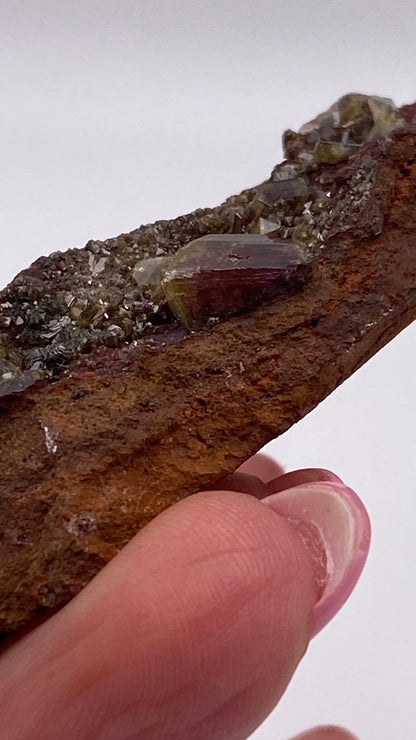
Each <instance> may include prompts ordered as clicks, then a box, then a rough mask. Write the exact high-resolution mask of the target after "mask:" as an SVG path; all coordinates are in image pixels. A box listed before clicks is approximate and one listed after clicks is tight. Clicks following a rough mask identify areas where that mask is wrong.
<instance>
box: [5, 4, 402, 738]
mask: <svg viewBox="0 0 416 740" xmlns="http://www.w3.org/2000/svg"><path fill="white" fill-rule="evenodd" d="M415 37H416V5H414V3H412V2H411V1H410V0H409V2H404V1H402V0H396V1H395V2H394V3H391V2H386V1H385V0H368V1H367V2H366V3H363V2H361V1H357V0H350V2H349V3H348V4H347V3H343V2H339V1H338V0H333V1H332V2H330V1H329V0H327V1H325V0H315V1H314V2H308V0H292V1H291V2H287V0H285V2H283V1H282V0H274V1H271V0H253V1H249V0H241V2H238V1H237V0H211V2H209V3H208V2H201V1H199V0H195V1H194V2H191V1H189V2H185V0H179V1H178V2H169V1H168V0H141V1H140V2H132V1H130V0H127V1H125V0H119V1H118V2H109V1H108V0H96V1H93V0H84V2H71V3H66V2H62V0H55V2H50V1H48V0H45V1H44V2H41V1H40V0H39V1H38V0H33V1H31V0H20V1H18V0H16V1H15V2H6V1H5V0H3V2H0V40H1V43H0V80H1V82H0V89H1V109H0V157H1V167H0V214H1V237H0V284H1V285H2V286H3V285H5V284H6V283H7V282H8V281H9V280H10V279H12V277H13V276H14V275H15V274H16V273H17V272H18V271H19V270H21V269H23V268H24V267H26V266H28V265H29V263H30V262H31V261H33V260H34V259H35V258H36V257H38V256H40V255H41V254H48V253H50V252H52V251H56V250H58V249H60V250H65V249H67V248H69V247H74V246H83V245H84V244H85V242H86V241H87V240H88V239H89V238H97V239H104V238H106V237H110V236H114V235H116V234H118V233H120V232H123V231H129V230H130V229H132V228H134V227H136V226H138V225H140V224H141V223H146V222H149V221H153V220H155V219H158V218H170V217H174V216H177V215H180V214H181V213H186V212H189V211H191V210H193V209H194V208H196V207H198V206H204V205H206V206H208V205H216V204H217V203H220V202H221V201H222V200H223V199H224V198H225V197H226V196H227V195H230V194H232V193H235V192H239V191H240V190H242V189H243V188H245V187H248V186H251V185H254V184H256V182H260V181H261V180H263V179H265V178H266V177H267V176H268V175H269V173H270V171H271V169H272V167H273V165H274V164H275V163H277V162H278V161H279V160H280V159H281V145H280V136H281V133H282V132H283V130H284V129H285V128H288V127H292V128H297V127H299V126H300V125H301V124H302V123H304V122H305V121H307V120H309V119H311V118H312V117H313V116H314V115H315V114H317V113H319V112H321V111H322V110H324V109H325V108H326V107H328V106H329V105H330V104H331V103H332V102H334V101H335V100H336V99H337V98H339V97H340V96H341V95H343V94H344V93H346V92H350V91H359V92H366V93H373V94H379V95H383V96H387V97H393V98H394V100H395V102H396V103H397V104H403V103H407V102H413V100H414V99H416V83H415V75H414V68H415V61H416V59H415V54H416V52H415ZM415 247H416V245H415ZM415 342H416V326H413V327H410V328H409V329H407V330H406V331H405V332H403V333H402V334H401V335H400V336H399V337H398V338H397V339H396V340H395V341H393V342H392V343H391V344H390V345H389V346H388V347H387V348H385V349H384V350H383V351H381V352H380V353H379V354H378V355H377V356H376V357H375V358H374V359H373V360H372V361H371V362H369V363H368V364H367V365H366V366H365V367H364V368H362V369H361V370H360V371H359V372H357V373H356V374H355V375H354V376H353V377H352V378H351V379H350V380H349V381H347V382H346V383H344V385H343V386H342V387H341V388H339V389H338V390H337V391H336V392H335V393H333V394H332V396H331V397H329V398H328V399H327V400H326V401H325V402H323V403H322V404H321V405H320V406H319V407H318V408H317V409H316V410H315V411H314V412H312V413H311V414H309V416H308V417H306V418H305V419H304V420H303V421H301V422H300V423H299V424H297V425H296V426H295V427H293V428H292V429H291V430H289V432H287V433H286V434H285V435H283V436H282V437H281V438H280V439H278V440H276V441H275V442H273V443H271V444H270V445H269V446H268V451H269V452H270V453H271V454H273V455H274V456H275V457H276V458H278V459H279V460H280V461H281V462H282V463H283V464H284V465H285V467H286V468H288V469H291V468H295V467H307V466H321V467H326V468H330V469H333V470H334V471H335V472H337V473H338V474H339V475H340V476H341V477H342V478H344V480H345V481H346V482H347V483H348V484H349V485H350V486H352V487H353V488H355V489H356V490H357V492H358V493H359V494H360V496H361V497H362V498H363V500H364V502H365V503H366V505H367V507H368V509H369V512H370V515H371V517H372V521H373V545H372V549H371V554H370V558H369V561H368V565H367V568H366V570H365V573H364V575H363V577H362V578H361V581H360V583H359V585H358V587H357V589H356V591H355V593H354V594H353V596H352V598H351V599H350V601H349V602H348V604H347V605H346V606H345V607H344V609H343V610H342V612H341V613H340V614H339V615H338V616H337V617H336V618H335V620H334V621H333V622H332V623H331V624H330V625H329V626H328V627H327V628H326V629H325V630H324V631H323V632H322V633H321V634H320V635H319V636H318V637H317V638H316V639H315V640H314V641H313V643H312V644H311V646H310V649H309V651H308V653H307V655H306V657H305V659H304V661H303V663H302V665H301V666H300V667H299V669H298V671H297V674H296V676H295V678H294V679H293V681H292V683H291V685H290V687H289V690H288V692H287V694H286V696H285V697H284V699H283V700H282V702H281V704H280V706H279V708H278V709H276V710H275V712H273V714H272V715H271V716H270V717H269V719H268V720H267V721H266V722H265V723H264V724H263V725H262V727H260V728H259V729H258V730H257V731H256V732H255V733H254V735H252V740H276V739H278V740H283V739H284V738H288V737H290V735H291V734H294V733H295V732H299V731H301V730H303V729H306V728H307V727H310V726H312V725H314V724H317V723H322V722H337V723H340V724H344V725H346V726H348V727H349V728H350V729H351V730H353V731H354V732H356V733H357V735H358V736H359V737H360V738H361V740H392V739H393V738H394V739H395V740H401V739H402V738H403V740H405V739H406V740H407V738H410V737H414V736H415V734H416V730H415V726H416V718H415V714H414V690H415V685H416V669H415V665H416V637H415V628H414V625H415V623H416V596H415V580H416V579H415V565H416V537H415V520H416V495H415V485H416V471H415V453H414V446H415V444H414V443H415V417H416V388H415V381H414V378H415V364H416V349H415Z"/></svg>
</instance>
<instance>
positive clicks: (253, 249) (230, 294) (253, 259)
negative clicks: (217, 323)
mask: <svg viewBox="0 0 416 740" xmlns="http://www.w3.org/2000/svg"><path fill="white" fill-rule="evenodd" d="M310 275H311V268H310V266H309V265H308V264H306V263H305V260H304V259H303V257H302V255H301V253H300V251H299V249H297V247H295V246H294V245H293V244H290V243H288V242H283V241H277V240H273V239H269V238H268V237H267V236H263V235H260V234H208V235H207V236H204V237H201V238H200V239H195V240H194V241H192V242H190V243H189V244H188V245H187V246H186V247H184V248H183V249H180V250H179V251H178V252H177V254H176V255H175V257H173V258H172V260H171V263H170V265H169V267H168V269H166V270H165V271H164V272H163V274H162V287H163V290H164V293H165V296H166V298H167V301H168V304H169V307H170V309H171V311H172V312H173V313H174V314H175V316H176V317H177V318H178V319H179V320H180V321H181V322H182V323H183V324H185V326H187V327H190V328H193V327H198V326H201V325H203V324H205V323H206V322H207V321H208V320H209V319H210V318H224V317H226V316H231V315H233V314H238V313H242V312H245V311H249V310H250V309H252V308H254V307H255V306H256V305H257V304H259V303H260V302H262V301H265V300H270V299H272V298H275V297H277V296H279V295H282V294H288V293H292V292H294V291H297V290H300V289H301V288H302V287H303V285H304V284H305V282H306V281H307V280H308V279H309V277H310Z"/></svg>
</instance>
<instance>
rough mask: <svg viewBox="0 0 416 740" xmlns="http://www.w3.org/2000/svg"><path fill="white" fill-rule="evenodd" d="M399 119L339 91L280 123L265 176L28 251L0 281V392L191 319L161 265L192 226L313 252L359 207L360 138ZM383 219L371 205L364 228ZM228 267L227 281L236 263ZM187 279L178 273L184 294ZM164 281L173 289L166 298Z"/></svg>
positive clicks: (365, 175)
mask: <svg viewBox="0 0 416 740" xmlns="http://www.w3.org/2000/svg"><path fill="white" fill-rule="evenodd" d="M402 125H403V120H402V119H401V118H400V116H399V114H398V112H397V110H396V109H395V107H394V105H393V103H392V101H390V100H386V99H384V98H377V97H371V96H366V95H360V94H350V95H346V96H344V97H343V98H341V99H340V100H339V101H338V102H337V103H335V105H333V106H331V108H330V109H329V110H328V111H326V112H325V113H322V114H321V115H319V116H318V117H317V118H315V119H314V120H313V121H311V122H310V123H308V124H306V125H305V126H303V127H302V128H301V129H300V131H299V133H295V132H293V131H287V132H286V133H285V135H284V139H283V142H284V152H285V157H286V161H284V162H283V163H282V164H280V165H278V166H276V167H275V169H274V170H273V172H272V175H271V177H270V179H269V180H268V181H267V182H265V183H263V184H262V185H259V186H258V187H256V188H251V189H249V190H245V191H244V192H242V193H241V194H240V195H238V196H232V197H231V198H228V199H227V200H226V201H225V202H224V203H223V204H222V205H220V206H218V207H216V208H212V209H199V210H197V211H195V212H194V213H191V214H188V215H186V216H182V217H180V218H177V219H174V220H171V221H159V222H156V223H155V224H150V225H146V226H142V227H140V228H138V229H135V230H134V231H132V232H131V233H129V234H122V235H120V236H118V237H116V238H113V239H107V240H105V241H89V242H88V244H87V245H86V246H85V247H84V248H83V249H79V250H77V249H71V250H68V251H67V252H65V253H61V252H55V253H53V254H51V255H50V256H49V257H42V258H40V259H39V260H37V261H36V262H35V263H34V264H33V265H32V266H31V267H30V268H29V269H28V270H24V271H23V272H22V273H20V275H18V276H17V277H16V278H15V279H14V280H13V282H12V283H10V285H9V286H7V288H5V289H4V290H3V291H2V292H1V293H0V396H1V395H8V394H9V393H13V392H16V391H19V390H24V389H25V388H27V387H28V386H30V385H31V384H32V383H34V382H36V381H37V380H38V379H39V378H43V379H46V380H48V379H54V378H57V377H59V376H60V375H61V374H62V373H64V372H68V371H70V365H71V363H72V362H73V361H75V360H76V361H80V359H82V358H86V357H87V356H88V354H89V353H91V352H94V351H95V350H96V349H98V348H102V347H115V348H122V347H123V346H126V345H132V344H134V343H137V342H139V341H141V338H142V337H143V336H146V335H149V334H154V333H157V332H159V331H160V330H161V327H162V328H163V326H164V325H166V324H169V323H172V322H175V321H177V318H178V317H179V318H180V320H181V321H184V322H185V324H187V325H192V323H193V319H189V320H188V319H187V318H184V311H183V310H182V309H179V308H178V307H177V306H178V300H177V295H178V286H179V277H178V280H177V281H176V284H175V282H174V281H173V280H172V281H171V284H170V286H169V285H168V281H167V279H166V278H165V279H164V283H163V281H162V283H161V282H160V277H161V275H162V272H163V270H165V269H166V259H167V258H168V257H169V256H172V255H174V254H175V253H176V252H178V250H180V249H182V248H183V247H185V246H186V245H187V244H188V243H189V242H190V241H193V240H196V239H198V238H199V237H204V236H206V235H207V234H212V235H215V234H220V235H226V236H227V235H235V234H240V235H247V234H251V235H260V236H262V237H266V235H267V237H269V240H270V248H271V253H272V251H273V247H272V246H271V245H272V243H273V240H280V241H281V240H284V241H286V242H287V243H288V244H289V245H290V244H293V245H295V246H300V247H301V249H302V252H303V254H304V255H305V256H306V258H307V259H308V260H313V259H315V258H316V255H317V254H319V250H320V249H321V248H323V247H324V245H325V242H326V240H327V239H328V238H329V237H331V236H333V235H334V234H336V233H340V232H342V231H343V229H345V228H347V227H348V224H349V223H351V222H352V221H354V218H356V219H358V217H359V214H360V213H362V212H363V210H364V209H365V208H366V207H367V205H368V203H369V200H370V198H371V192H372V187H373V183H374V180H375V176H376V172H377V166H378V165H377V162H376V160H375V159H373V158H372V157H371V153H370V154H369V153H368V151H367V152H366V151H363V152H362V149H363V147H365V145H366V144H367V143H368V142H369V141H371V140H372V139H374V137H382V138H384V139H385V138H386V137H389V136H390V134H391V132H392V131H393V130H394V129H396V128H398V127H400V126H402ZM357 157H359V159H360V161H359V166H358V167H357V166H354V168H351V170H349V168H348V163H349V160H350V158H354V159H356V158H357ZM335 165H337V167H335ZM340 166H341V167H344V170H343V172H340V170H339V167H340ZM382 226H383V224H382V219H381V218H378V216H377V214H374V215H373V217H372V226H371V228H372V230H373V234H377V233H379V232H380V231H381V229H382ZM222 239H224V237H223V236H222ZM212 245H213V242H212V241H211V242H209V240H208V241H205V243H204V249H203V250H202V252H201V251H200V252H199V254H200V259H201V264H204V260H205V255H204V250H205V248H206V249H207V250H209V249H211V248H212ZM207 259H208V261H209V259H210V258H207ZM178 269H179V268H178ZM192 270H193V272H192V279H191V282H192V281H193V282H194V284H195V289H194V294H195V296H196V295H198V296H199V295H202V294H203V295H204V301H206V296H207V291H202V293H201V291H200V287H198V286H200V285H201V284H202V282H203V270H202V272H201V271H198V270H197V269H196V267H195V264H194V265H193V268H192ZM226 272H227V276H228V277H227V278H226V279H230V280H232V281H234V277H235V275H237V274H239V272H236V273H235V274H234V273H233V271H232V270H228V271H226ZM243 272H244V271H241V273H243ZM247 275H248V273H247V272H246V273H245V277H244V279H246V278H247ZM205 277H206V280H207V281H208V283H209V285H210V286H211V287H210V291H211V290H212V291H214V292H215V291H217V285H216V283H215V281H214V279H213V273H212V271H211V268H209V269H208V270H207V271H206V275H205ZM292 277H293V276H292ZM181 279H182V278H181ZM293 279H294V278H293ZM182 280H183V279H182ZM191 282H190V281H189V280H188V279H187V292H188V295H190V294H191V292H192V290H191V288H192V285H191ZM272 282H273V281H272ZM163 284H164V286H165V288H163ZM183 284H184V283H183ZM235 284H237V283H235ZM174 285H175V286H176V287H174ZM169 291H170V293H169ZM172 291H173V293H175V291H176V298H172V295H171V294H172ZM233 291H234V295H235V300H236V302H237V303H236V307H238V306H240V304H241V302H242V301H245V300H246V298H245V293H244V290H243V289H242V288H240V287H239V288H238V290H237V288H233ZM166 292H167V293H168V294H170V296H171V297H170V298H169V300H168V301H167V300H166ZM269 295H270V293H269V292H268V290H266V289H265V288H264V287H262V288H261V290H260V291H259V294H258V296H259V297H258V299H255V298H254V295H250V298H249V299H247V304H248V307H251V306H254V305H255V304H256V302H258V300H263V299H266V298H268V297H269ZM273 295H274V294H273ZM261 296H262V297H261ZM198 300H199V299H198ZM172 307H173V312H172V310H171V309H172ZM240 308H241V306H240ZM240 308H239V309H238V310H240ZM232 313H235V311H233V310H231V308H230V306H227V307H226V308H224V310H223V309H222V308H221V309H218V310H217V308H216V299H215V297H214V298H210V300H209V301H208V302H206V303H205V304H204V308H202V306H201V310H200V311H199V315H201V316H204V317H206V319H207V320H209V319H210V318H211V317H212V316H213V317H215V316H218V315H219V316H226V315H230V314H232ZM197 314H198V311H197ZM68 368H69V370H68Z"/></svg>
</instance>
